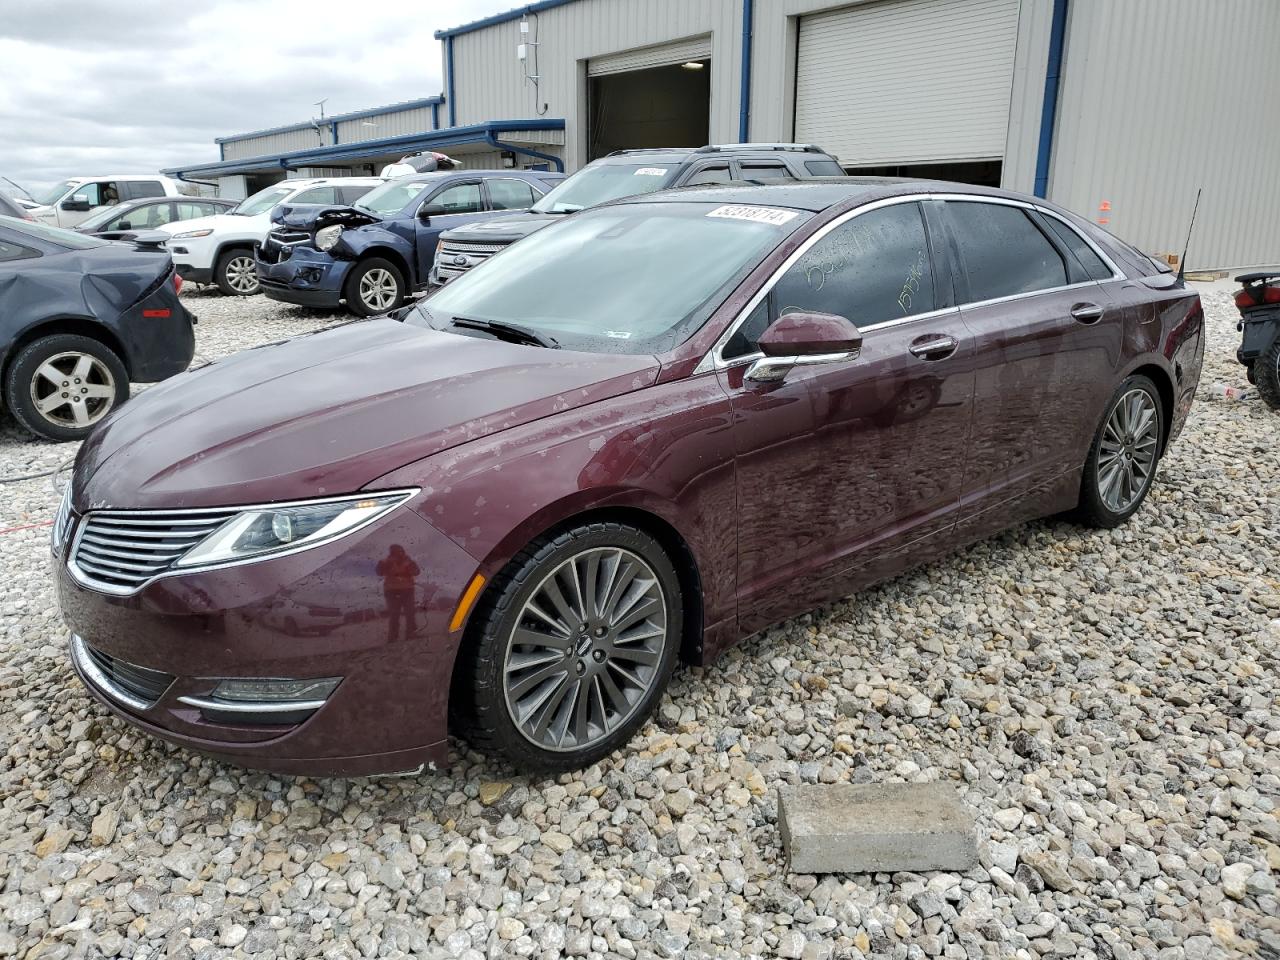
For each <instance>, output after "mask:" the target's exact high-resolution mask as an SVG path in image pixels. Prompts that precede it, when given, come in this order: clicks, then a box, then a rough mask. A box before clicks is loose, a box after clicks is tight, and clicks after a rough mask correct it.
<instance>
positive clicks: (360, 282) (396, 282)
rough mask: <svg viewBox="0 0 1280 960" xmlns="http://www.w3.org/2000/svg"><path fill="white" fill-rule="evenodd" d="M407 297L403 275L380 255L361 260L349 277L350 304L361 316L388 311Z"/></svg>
mask: <svg viewBox="0 0 1280 960" xmlns="http://www.w3.org/2000/svg"><path fill="white" fill-rule="evenodd" d="M404 297H405V282H404V277H403V276H402V275H401V273H400V271H399V269H397V267H396V265H395V264H394V263H392V262H391V261H389V260H383V259H382V258H381V257H370V258H369V259H368V260H362V261H361V262H360V263H358V264H356V266H355V269H354V270H352V271H351V275H350V276H349V277H348V278H347V286H346V298H347V306H348V307H349V308H350V309H351V311H352V312H353V313H356V314H359V315H360V316H362V317H373V316H377V315H378V314H382V313H388V312H390V311H392V310H394V309H395V308H396V307H398V306H400V305H401V304H402V303H404Z"/></svg>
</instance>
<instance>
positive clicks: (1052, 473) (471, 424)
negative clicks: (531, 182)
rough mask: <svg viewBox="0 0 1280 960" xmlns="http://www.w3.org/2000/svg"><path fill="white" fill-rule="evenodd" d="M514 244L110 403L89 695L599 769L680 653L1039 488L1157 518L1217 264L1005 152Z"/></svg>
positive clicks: (84, 569) (412, 758)
mask: <svg viewBox="0 0 1280 960" xmlns="http://www.w3.org/2000/svg"><path fill="white" fill-rule="evenodd" d="M498 256H499V257H500V258H502V269H498V268H496V267H495V268H493V269H484V270H478V271H475V272H474V273H469V274H464V275H463V276H462V277H460V278H459V279H457V280H456V281H454V282H453V283H451V284H449V285H448V286H446V287H444V288H443V289H442V290H440V291H439V292H437V293H436V294H435V295H434V296H432V297H430V298H428V299H427V300H426V301H424V302H423V303H420V304H418V305H416V306H415V307H413V308H412V309H411V310H410V311H408V312H407V314H406V315H405V316H404V317H403V319H402V321H401V322H397V321H396V320H393V319H390V318H379V319H374V320H370V321H366V322H359V323H353V324H347V325H345V326H342V327H338V328H334V329H330V330H327V331H325V332H322V333H318V334H315V335H313V336H309V337H305V338H301V339H297V340H294V341H292V342H289V343H285V344H282V345H279V346H274V347H267V348H263V349H259V350H253V351H247V352H245V353H244V354H241V355H240V356H238V357H235V358H233V359H231V360H228V361H225V362H223V363H219V364H216V365H212V366H209V367H206V368H204V369H202V370H199V371H196V372H193V373H190V374H187V375H185V376H183V377H179V378H175V379H174V380H172V381H170V382H169V383H167V384H163V385H161V386H159V387H156V388H154V389H152V390H150V391H148V392H147V393H146V394H145V395H144V396H143V397H141V398H140V399H139V400H137V401H135V402H134V403H132V404H131V405H130V406H129V407H128V408H126V409H125V410H122V411H121V412H120V413H119V414H117V415H116V416H114V417H112V418H111V419H110V420H109V421H108V422H107V423H105V424H104V425H103V426H102V427H101V429H99V430H98V431H96V432H95V433H94V434H93V436H92V437H90V439H89V441H88V442H87V443H86V444H85V445H84V447H83V448H82V449H81V451H80V455H79V457H78V459H77V462H76V467H75V473H74V480H73V482H72V483H71V484H70V488H69V494H68V497H67V500H66V501H65V503H64V505H63V507H62V509H61V511H60V513H59V518H58V522H57V523H56V525H55V529H54V534H53V550H54V554H55V556H56V563H55V570H56V572H55V579H56V584H57V592H58V596H59V598H60V603H61V606H62V611H63V614H64V616H65V618H66V621H67V624H68V625H69V627H70V630H71V633H72V640H71V651H72V658H73V662H74V664H75V667H76V669H77V671H78V672H79V674H80V676H81V678H82V679H83V680H84V681H85V683H86V684H87V685H88V687H89V689H90V690H91V691H92V692H93V693H94V695H95V696H97V697H98V698H99V699H100V700H101V701H102V702H103V703H104V704H106V705H107V706H108V707H109V708H110V709H112V710H114V711H116V712H117V713H119V714H120V715H121V716H123V717H125V718H126V719H128V720H129V721H130V722H131V723H133V724H136V725H137V726H139V727H141V728H143V729H144V730H147V731H149V732H151V733H153V734H156V735H158V736H161V737H165V738H167V739H170V740H173V741H175V742H177V743H181V744H185V745H187V746H190V747H192V748H195V749H198V750H202V751H206V752H209V753H212V754H216V755H220V756H222V757H227V758H232V759H234V760H236V761H238V762H241V763H244V764H246V765H249V766H255V767H265V768H269V769H274V770H279V771H285V772H294V773H299V772H308V773H320V772H323V773H338V774H363V773H370V772H374V771H392V770H406V769H413V768H417V767H418V766H419V765H421V764H423V763H432V764H439V763H442V762H444V761H445V759H446V730H451V731H452V732H454V733H456V734H458V735H461V736H463V737H465V738H467V739H468V740H470V741H471V743H472V744H473V745H475V746H477V747H480V748H482V749H484V750H487V751H490V752H492V753H494V754H497V755H500V756H502V757H504V758H506V759H508V760H510V761H511V762H513V763H515V764H517V765H520V766H522V767H525V768H534V769H558V770H563V769H568V768H574V767H580V766H582V765H584V764H590V763H592V762H594V761H596V760H598V759H599V758H601V757H603V756H604V755H606V754H607V753H609V752H610V751H612V750H615V749H617V748H618V747H620V746H622V745H623V744H625V743H626V742H627V740H628V739H629V738H630V737H631V735H632V734H633V733H634V732H635V731H636V729H637V728H638V727H639V726H640V725H641V724H642V723H643V722H644V721H645V719H646V718H647V717H648V716H649V714H650V713H651V712H652V711H653V709H654V707H655V705H656V704H657V702H658V700H659V699H660V697H661V696H662V691H663V688H664V686H665V684H666V682H667V679H668V677H669V676H670V675H671V672H672V670H673V668H674V667H675V665H676V663H677V662H679V661H684V662H691V663H709V662H710V661H712V660H714V659H715V657H716V656H718V655H719V654H720V653H721V652H722V651H724V650H725V649H726V648H727V647H729V646H730V645H732V644H734V643H735V642H737V641H738V640H739V639H741V638H742V637H744V636H746V635H748V634H751V633H754V632H756V631H759V630H761V629H762V628H764V627H766V626H768V625H769V624H771V623H775V622H777V621H779V620H782V619H783V618H786V617H789V616H792V615H795V614H797V613H800V612H801V611H804V610H807V609H810V608H812V607H813V606H815V605H817V604H821V603H824V602H826V601H830V600H833V599H835V598H838V597H843V596H847V595H848V594H850V593H852V592H854V591H856V590H859V589H861V588H862V587H865V586H867V585H868V584H871V583H874V582H876V581H878V580H882V579H884V578H886V577H890V576H893V575H894V574H897V573H899V572H900V571H902V570H904V569H906V568H908V567H910V566H913V565H915V564H919V563H922V562H926V561H928V560H931V559H933V558H936V557H938V556H940V555H942V554H943V553H945V552H947V551H950V550H954V549H956V548H958V547H960V546H963V545H964V544H967V543H971V542H973V541H974V540H977V539H979V538H982V537H986V536H989V535H991V534H993V533H995V532H997V531H1000V530H1003V529H1005V528H1007V527H1009V526H1010V525H1011V524H1015V523H1018V522H1020V521H1023V520H1027V519H1031V518H1034V517H1042V516H1048V515H1051V514H1057V513H1062V512H1064V511H1070V512H1071V513H1072V514H1073V515H1074V516H1075V517H1076V518H1077V519H1078V520H1079V521H1081V522H1083V523H1086V524H1090V525H1093V526H1098V527H1113V526H1116V525H1118V524H1120V523H1123V522H1124V521H1126V520H1127V519H1128V518H1129V517H1130V516H1131V515H1132V514H1133V513H1134V512H1135V511H1136V510H1138V508H1139V505H1140V504H1141V503H1142V501H1143V498H1144V497H1145V496H1146V495H1147V492H1148V490H1149V489H1150V487H1151V484H1152V482H1153V479H1154V477H1155V474H1156V469H1157V465H1158V463H1159V460H1160V457H1161V455H1162V454H1163V453H1164V451H1165V449H1166V447H1167V445H1168V444H1169V443H1170V441H1171V440H1172V439H1173V438H1174V437H1176V436H1177V434H1178V432H1179V431H1180V430H1181V428H1182V425H1183V423H1184V422H1185V420H1186V417H1187V414H1188V411H1189V409H1190V406H1191V400H1192V396H1193V394H1194V392H1195V387H1196V383H1197V380H1198V378H1199V375H1200V367H1201V359H1202V353H1203V334H1202V312H1201V309H1200V302H1199V298H1198V297H1197V295H1196V294H1195V293H1194V292H1192V291H1190V290H1188V289H1187V288H1186V287H1184V286H1183V284H1182V283H1181V282H1180V281H1178V280H1177V279H1176V278H1174V277H1173V276H1171V275H1169V274H1168V273H1163V272H1161V271H1160V269H1159V268H1158V267H1157V265H1156V264H1155V263H1154V262H1153V261H1151V260H1150V259H1148V258H1147V257H1144V256H1143V255H1142V254H1140V253H1138V252H1137V251H1135V250H1133V249H1132V248H1130V247H1129V246H1127V245H1125V244H1123V243H1121V242H1119V241H1117V240H1115V239H1114V238H1112V237H1111V236H1110V235H1108V234H1106V233H1104V232H1102V231H1100V230H1099V229H1098V228H1096V227H1094V226H1092V225H1091V224H1089V223H1087V222H1086V221H1083V220H1081V219H1079V218H1077V217H1075V216H1073V215H1072V214H1070V213H1067V212H1065V211H1063V210H1061V209H1059V208H1057V207H1055V206H1053V205H1051V204H1048V203H1046V202H1044V201H1040V200H1036V199H1033V198H1029V197H1023V196H1019V195H1016V194H1012V193H1007V192H1001V191H996V190H986V189H982V188H978V187H968V186H961V185H957V184H943V183H935V182H925V181H879V180H865V179H864V180H856V179H846V180H842V181H839V182H836V181H826V182H820V181H819V182H810V183H807V184H797V185H792V186H769V187H736V186H734V187H727V188H719V189H696V190H684V191H676V192H671V193H665V194H656V195H652V196H648V197H644V198H633V199H631V200H627V201H621V202H617V203H613V204H609V205H605V206H602V207H597V208H595V209H592V210H587V211H583V212H582V213H579V214H577V215H576V216H574V217H572V218H569V219H567V220H565V221H563V222H560V223H557V224H555V225H553V226H551V227H548V228H547V229H545V230H543V231H540V232H538V233H536V234H534V235H533V236H531V237H529V238H528V239H526V240H525V241H522V242H521V243H520V244H518V245H516V246H513V247H512V248H510V249H509V250H506V251H504V252H502V253H500V254H498ZM282 610H284V611H287V612H288V618H289V619H290V620H291V621H292V623H291V626H289V627H286V626H283V625H282V623H283V622H284V621H283V619H282V616H281V613H280V611H282ZM312 610H322V611H324V613H323V615H321V614H315V615H313V614H312V613H311V612H310V611H312Z"/></svg>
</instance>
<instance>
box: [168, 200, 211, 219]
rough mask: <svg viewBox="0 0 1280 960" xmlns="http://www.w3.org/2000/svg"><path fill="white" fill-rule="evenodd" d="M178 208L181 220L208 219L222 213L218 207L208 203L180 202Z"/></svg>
mask: <svg viewBox="0 0 1280 960" xmlns="http://www.w3.org/2000/svg"><path fill="white" fill-rule="evenodd" d="M175 206H177V208H178V219H179V220H194V219H195V218H196V217H207V216H209V214H211V213H221V212H222V211H221V210H219V209H218V208H217V207H215V206H213V205H212V204H208V203H190V202H186V201H180V202H178V203H177V204H175Z"/></svg>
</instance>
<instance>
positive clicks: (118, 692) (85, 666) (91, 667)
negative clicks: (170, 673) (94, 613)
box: [71, 633, 158, 713]
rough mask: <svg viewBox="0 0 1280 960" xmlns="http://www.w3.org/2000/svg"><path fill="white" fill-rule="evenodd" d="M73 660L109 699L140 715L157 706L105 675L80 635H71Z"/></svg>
mask: <svg viewBox="0 0 1280 960" xmlns="http://www.w3.org/2000/svg"><path fill="white" fill-rule="evenodd" d="M71 659H72V661H73V662H74V663H75V665H76V666H77V667H79V668H80V672H81V673H83V674H84V676H85V678H86V679H87V680H89V681H90V682H91V683H92V684H93V686H94V687H95V688H96V689H97V690H98V691H99V692H101V693H102V694H104V695H105V696H107V697H108V698H110V699H112V700H116V701H119V702H120V703H122V704H124V705H125V706H126V707H130V708H131V709H133V710H136V711H138V712H139V713H143V712H145V711H147V710H150V709H151V708H152V707H154V706H155V703H151V702H148V701H146V700H142V699H140V698H138V697H135V696H134V695H133V694H132V693H130V692H129V691H128V690H125V689H123V688H122V687H121V686H119V685H118V684H117V683H116V682H115V681H114V680H112V679H111V678H110V677H108V676H107V675H106V674H105V673H103V672H102V669H101V668H100V667H99V666H98V665H97V664H96V663H94V662H93V657H91V656H89V645H88V644H87V643H85V640H84V637H82V636H80V635H79V634H78V633H73V634H72V635H71ZM157 702H158V701H157Z"/></svg>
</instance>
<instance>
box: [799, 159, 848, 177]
mask: <svg viewBox="0 0 1280 960" xmlns="http://www.w3.org/2000/svg"><path fill="white" fill-rule="evenodd" d="M804 168H805V169H806V170H808V171H809V175H810V176H813V177H843V176H844V167H842V166H840V164H838V163H836V162H835V161H834V160H806V161H805V162H804Z"/></svg>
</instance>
